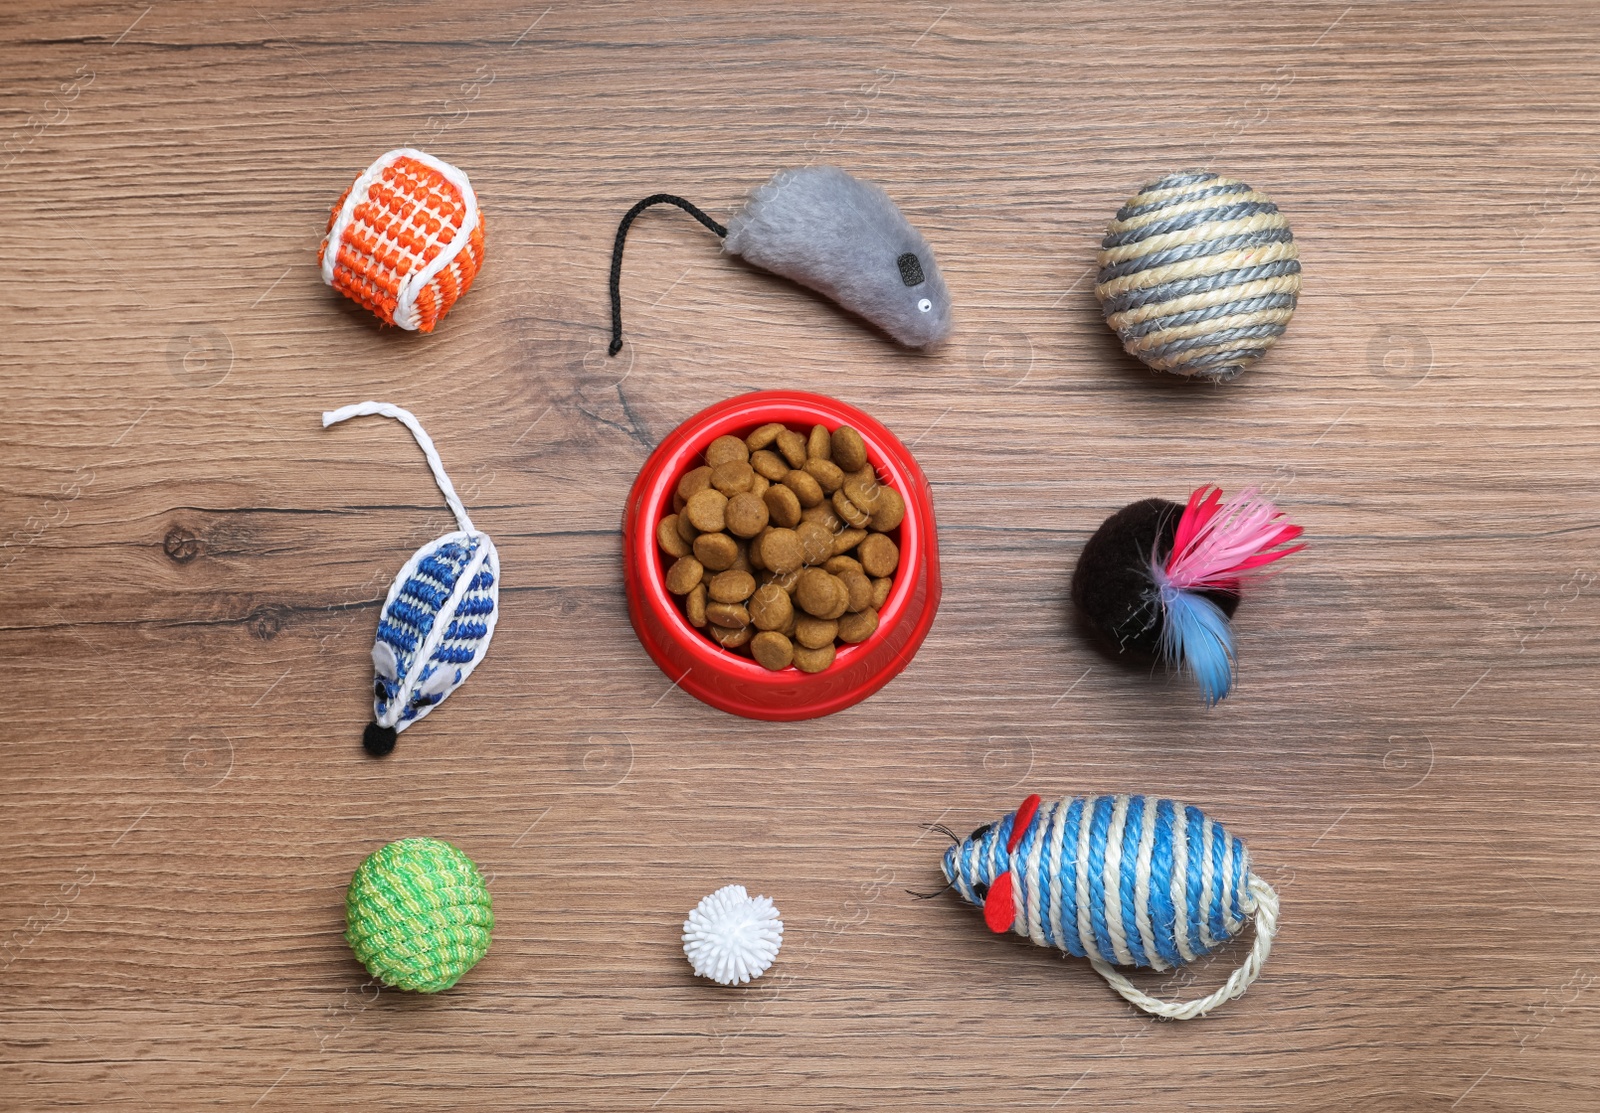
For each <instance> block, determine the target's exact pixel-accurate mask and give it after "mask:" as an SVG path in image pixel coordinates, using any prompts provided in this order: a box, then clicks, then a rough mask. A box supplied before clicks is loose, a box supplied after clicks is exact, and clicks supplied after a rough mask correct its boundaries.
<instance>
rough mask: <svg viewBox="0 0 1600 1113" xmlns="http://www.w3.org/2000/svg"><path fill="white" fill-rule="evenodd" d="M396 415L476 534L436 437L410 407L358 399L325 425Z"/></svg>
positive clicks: (464, 524)
mask: <svg viewBox="0 0 1600 1113" xmlns="http://www.w3.org/2000/svg"><path fill="white" fill-rule="evenodd" d="M369 416H375V417H392V418H394V419H395V420H396V421H398V422H399V423H400V424H401V425H404V426H405V427H406V428H407V429H410V430H411V435H412V436H413V437H415V438H416V439H417V445H418V446H419V447H420V448H421V449H422V454H423V455H424V456H426V457H427V458H428V467H429V468H431V469H433V481H434V482H435V483H437V484H438V485H439V490H440V491H441V492H443V494H444V501H445V502H446V503H448V504H449V505H450V512H451V513H452V514H454V515H455V516H456V522H457V524H459V525H460V526H461V529H462V531H463V532H465V533H472V534H476V533H477V532H478V530H477V528H476V527H474V526H473V524H472V519H471V518H469V517H468V516H467V508H466V507H465V506H463V505H462V504H461V499H460V498H458V497H457V496H456V489H455V485H454V484H452V483H451V482H450V477H449V476H448V475H446V474H445V470H444V462H443V461H442V460H440V459H439V450H438V449H436V448H434V447H433V438H432V437H430V436H428V431H427V430H426V429H424V428H423V427H422V423H421V422H420V421H418V420H417V419H416V417H415V416H414V415H413V414H412V412H411V411H410V410H407V409H402V408H401V407H399V406H396V405H393V404H392V403H389V402H356V403H354V404H353V405H349V406H343V407H340V408H339V409H337V410H328V411H327V412H325V413H324V414H323V415H322V427H323V428H324V429H326V428H327V427H328V426H330V425H337V424H338V423H339V422H341V421H348V420H350V419H351V418H352V417H369Z"/></svg>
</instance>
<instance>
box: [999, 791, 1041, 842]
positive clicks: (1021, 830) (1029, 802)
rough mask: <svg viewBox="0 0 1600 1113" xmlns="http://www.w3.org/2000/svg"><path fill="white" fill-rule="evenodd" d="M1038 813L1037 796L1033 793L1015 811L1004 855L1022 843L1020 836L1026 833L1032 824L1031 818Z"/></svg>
mask: <svg viewBox="0 0 1600 1113" xmlns="http://www.w3.org/2000/svg"><path fill="white" fill-rule="evenodd" d="M1038 811H1039V794H1038V793H1037V792H1035V793H1034V794H1033V795H1032V796H1030V797H1028V798H1027V799H1026V800H1024V801H1023V802H1022V806H1021V807H1020V808H1018V809H1017V818H1016V819H1014V820H1012V821H1011V837H1010V838H1009V839H1007V840H1006V853H1007V854H1010V853H1011V852H1012V851H1013V850H1015V849H1017V844H1018V843H1020V842H1021V841H1022V836H1023V835H1026V834H1027V833H1028V825H1029V824H1030V823H1032V822H1033V817H1034V816H1035V815H1036V814H1038Z"/></svg>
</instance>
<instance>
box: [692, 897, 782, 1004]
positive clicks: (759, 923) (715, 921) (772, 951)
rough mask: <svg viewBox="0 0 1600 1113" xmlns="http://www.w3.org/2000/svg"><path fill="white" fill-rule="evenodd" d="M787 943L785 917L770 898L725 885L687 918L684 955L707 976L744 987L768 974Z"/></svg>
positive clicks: (700, 972)
mask: <svg viewBox="0 0 1600 1113" xmlns="http://www.w3.org/2000/svg"><path fill="white" fill-rule="evenodd" d="M782 944H783V921H782V920H780V919H778V910H777V908H776V907H775V906H774V905H773V903H772V901H771V900H770V899H768V898H767V897H752V896H751V895H750V894H749V893H747V892H746V891H745V888H744V886H743V885H725V886H723V887H722V888H720V889H718V890H717V891H716V892H714V893H712V894H711V895H710V896H708V897H706V898H705V899H704V900H702V901H701V902H700V903H699V904H698V905H696V906H695V909H694V911H693V912H691V913H689V918H688V919H687V920H685V921H684V922H683V953H684V954H685V955H686V956H688V959H689V965H691V966H693V967H694V972H695V973H696V974H698V975H699V976H700V977H702V978H710V979H711V980H712V981H714V982H718V983H720V984H722V985H738V984H741V983H744V982H748V981H749V980H750V979H752V978H759V977H760V976H761V975H762V974H765V973H766V972H767V967H769V966H771V965H772V960H773V959H775V958H777V957H778V948H779V947H780V946H782Z"/></svg>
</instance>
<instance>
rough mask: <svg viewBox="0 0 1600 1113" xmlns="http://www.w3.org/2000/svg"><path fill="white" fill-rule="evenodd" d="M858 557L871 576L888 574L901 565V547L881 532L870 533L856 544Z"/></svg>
mask: <svg viewBox="0 0 1600 1113" xmlns="http://www.w3.org/2000/svg"><path fill="white" fill-rule="evenodd" d="M856 556H857V559H859V560H860V561H861V567H862V569H863V570H864V571H865V572H866V574H867V575H869V576H888V575H892V574H893V572H894V570H895V569H896V568H898V567H899V566H900V548H899V546H897V545H896V544H895V543H894V542H893V541H890V540H889V539H888V538H887V537H885V536H884V535H883V534H881V533H874V534H869V535H868V537H867V539H866V540H865V541H863V542H861V544H860V545H858V546H856Z"/></svg>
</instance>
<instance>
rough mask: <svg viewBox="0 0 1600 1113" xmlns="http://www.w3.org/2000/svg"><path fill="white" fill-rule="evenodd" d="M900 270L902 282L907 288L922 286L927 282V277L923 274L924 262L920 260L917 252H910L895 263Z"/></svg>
mask: <svg viewBox="0 0 1600 1113" xmlns="http://www.w3.org/2000/svg"><path fill="white" fill-rule="evenodd" d="M894 265H895V266H897V267H899V268H900V281H901V282H902V283H904V284H905V285H907V286H920V285H922V284H923V282H925V281H927V276H926V275H924V274H923V273H922V260H921V259H918V258H917V256H916V253H915V252H911V251H908V252H906V253H905V254H904V255H902V256H900V258H898V259H896V260H895V261H894Z"/></svg>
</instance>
